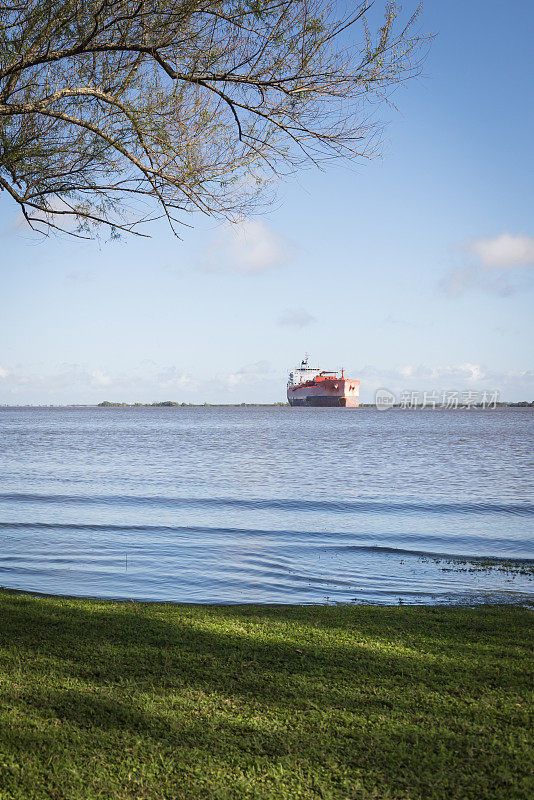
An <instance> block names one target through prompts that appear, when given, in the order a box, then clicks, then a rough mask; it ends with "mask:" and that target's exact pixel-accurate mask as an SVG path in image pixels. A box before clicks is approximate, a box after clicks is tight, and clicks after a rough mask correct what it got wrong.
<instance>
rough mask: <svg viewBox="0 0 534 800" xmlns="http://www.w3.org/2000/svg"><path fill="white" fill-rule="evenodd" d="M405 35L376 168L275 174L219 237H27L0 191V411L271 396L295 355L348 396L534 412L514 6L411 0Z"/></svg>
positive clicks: (209, 225)
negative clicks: (264, 203) (251, 211)
mask: <svg viewBox="0 0 534 800" xmlns="http://www.w3.org/2000/svg"><path fill="white" fill-rule="evenodd" d="M421 27H422V29H423V30H424V31H429V32H434V33H435V34H436V38H435V40H434V42H433V44H432V46H431V49H430V52H429V55H428V57H427V58H426V61H425V63H424V66H423V74H422V76H421V77H420V78H417V79H415V80H413V81H411V82H409V84H408V85H407V86H405V87H403V88H401V89H399V90H398V91H397V92H396V94H395V97H394V100H395V102H396V104H397V105H398V107H399V112H398V113H397V112H392V111H390V110H385V111H383V113H382V114H381V118H382V119H386V120H387V121H388V126H387V128H386V131H385V140H386V141H385V144H384V153H383V156H382V157H381V158H380V159H377V160H374V161H371V162H369V163H365V164H358V165H355V166H354V165H353V166H351V167H348V166H347V165H345V164H341V163H338V164H337V165H335V166H333V167H329V168H328V169H327V170H325V171H323V172H319V171H313V170H308V171H306V172H304V173H301V174H299V175H298V176H295V177H293V178H291V179H288V180H286V181H284V183H283V184H282V185H281V186H280V188H279V194H278V199H277V201H276V203H275V205H274V206H273V207H272V208H271V209H270V210H269V212H268V213H267V214H265V215H262V216H261V217H256V218H255V219H253V220H251V221H249V222H247V223H245V224H244V225H243V226H241V228H239V229H237V230H236V229H229V227H228V226H226V225H222V224H220V223H216V222H214V221H209V220H204V219H200V218H195V219H193V222H194V223H195V228H194V229H192V230H188V229H185V230H184V234H183V240H182V241H178V240H176V239H175V238H174V237H173V236H172V234H171V233H170V231H168V229H167V228H166V227H165V226H164V225H163V224H159V223H158V224H154V225H153V227H152V228H151V231H150V232H151V233H152V238H151V239H150V240H139V239H135V240H134V239H126V240H123V241H122V242H119V243H98V242H80V241H78V240H74V239H68V238H50V239H48V240H45V241H43V240H42V239H40V238H36V237H35V236H33V235H31V234H28V232H27V231H25V230H24V229H22V228H21V227H20V224H19V221H18V214H17V209H16V208H15V207H14V205H13V204H12V203H11V202H10V201H9V200H8V199H7V198H6V197H5V196H0V215H1V222H0V235H1V243H2V257H1V287H2V303H1V315H0V403H7V404H18V403H35V404H41V403H42V404H51V403H68V402H75V403H92V402H99V401H101V400H103V399H111V400H124V401H128V402H133V401H143V402H151V401H153V400H165V399H173V400H178V401H185V402H212V403H214V402H222V403H227V402H228V403H231V402H274V401H278V400H283V399H285V380H286V376H287V372H288V370H289V368H291V367H292V366H293V365H294V363H295V362H297V361H298V360H300V358H301V357H302V355H303V353H304V352H305V351H307V352H309V353H310V354H311V357H312V360H313V361H314V362H316V363H318V364H319V365H321V366H322V367H323V368H324V369H336V368H339V367H341V366H342V365H343V366H344V367H345V369H346V370H347V371H348V372H350V373H351V375H352V376H354V377H357V378H358V377H359V378H360V380H361V396H362V399H363V400H366V401H371V400H372V398H373V396H374V391H375V389H376V388H377V387H379V386H383V387H387V388H389V389H391V390H393V391H394V392H400V391H402V390H404V389H409V390H416V391H421V392H422V391H431V390H454V389H458V390H473V391H482V390H487V389H491V390H494V389H496V390H499V391H500V393H501V397H502V398H503V399H507V400H514V399H517V400H521V399H534V369H533V364H532V346H531V343H532V339H533V336H532V316H533V315H532V312H531V308H532V300H533V291H532V289H533V281H532V276H533V275H534V215H533V211H534V196H533V195H534V191H533V186H534V169H533V166H534V165H533V156H532V142H533V141H534V108H533V103H532V85H534V66H533V60H532V45H531V34H532V30H533V29H534V4H532V3H529V2H526V0H510V1H509V2H508V3H506V4H502V3H498V2H493V0H490V1H489V2H488V0H470V2H469V3H465V2H461V1H460V0H453V1H452V2H447V3H443V2H439V1H438V0H434V1H433V2H432V0H427V2H426V4H425V9H424V13H423V16H422V20H421ZM529 312H530V313H529Z"/></svg>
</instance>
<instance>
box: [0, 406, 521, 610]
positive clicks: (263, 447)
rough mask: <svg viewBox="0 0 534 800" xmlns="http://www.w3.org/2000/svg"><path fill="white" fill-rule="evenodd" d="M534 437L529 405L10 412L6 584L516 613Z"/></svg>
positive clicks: (2, 432) (3, 531) (2, 545)
mask: <svg viewBox="0 0 534 800" xmlns="http://www.w3.org/2000/svg"><path fill="white" fill-rule="evenodd" d="M533 432H534V412H533V411H532V410H531V409H495V410H486V411H480V410H479V411H465V410H458V411H452V410H448V411H442V410H435V411H430V410H429V411H415V410H390V411H387V412H382V413H381V412H378V411H376V410H374V409H360V410H357V411H356V410H349V409H329V408H317V409H313V408H310V409H307V408H286V407H272V408H243V407H238V408H213V407H212V408H210V407H201V408H186V407H179V408H132V409H128V408H70V409H69V408H42V409H8V408H3V409H0V477H1V482H0V585H3V586H8V587H11V588H19V589H28V590H31V591H38V592H50V593H62V594H74V595H81V596H101V597H114V598H136V599H148V600H173V601H180V602H223V603H234V602H264V603H316V602H319V603H322V602H382V603H384V602H385V603H393V602H395V603H396V602H399V600H400V601H402V602H443V601H455V600H461V599H466V598H468V599H475V600H476V599H488V598H500V599H502V598H504V599H514V598H516V599H521V598H523V597H524V596H525V594H531V593H532V587H533V583H532V577H531V576H530V575H529V574H528V569H524V570H523V569H518V568H517V565H516V566H515V567H514V569H512V570H510V569H507V568H506V562H508V561H510V560H513V561H515V562H517V561H518V560H519V561H520V562H523V563H525V564H526V566H527V567H528V566H530V567H531V566H532V559H534V546H533V529H534V525H533V522H534V498H533V491H532V489H533V484H534V481H533V458H532V452H533V438H534V437H533ZM484 559H490V562H489V565H490V567H491V568H486V566H485V565H486V564H487V563H488V562H486V561H484ZM529 560H531V561H530V562H529ZM466 561H467V563H462V562H466ZM471 561H474V562H475V563H474V564H473V563H471ZM525 573H527V574H525Z"/></svg>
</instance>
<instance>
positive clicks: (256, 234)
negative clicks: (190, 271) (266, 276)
mask: <svg viewBox="0 0 534 800" xmlns="http://www.w3.org/2000/svg"><path fill="white" fill-rule="evenodd" d="M293 250H294V247H293V245H292V244H291V242H290V241H289V240H288V239H286V238H285V237H284V236H281V235H280V234H279V233H276V231H274V230H273V229H272V228H270V227H269V226H268V225H266V224H265V223H264V222H262V221H261V220H242V221H241V222H238V223H235V224H231V223H226V224H225V225H223V226H222V228H221V229H220V230H219V232H218V234H217V235H216V237H215V240H214V241H213V242H212V244H211V245H210V246H209V247H208V249H207V250H206V252H205V253H204V258H203V260H202V267H203V268H204V269H207V270H216V269H221V268H223V269H228V270H234V271H236V272H242V273H248V274H257V273H260V272H264V271H265V270H269V269H273V268H275V267H281V266H284V265H285V264H287V262H288V261H289V260H290V259H291V257H292V255H293Z"/></svg>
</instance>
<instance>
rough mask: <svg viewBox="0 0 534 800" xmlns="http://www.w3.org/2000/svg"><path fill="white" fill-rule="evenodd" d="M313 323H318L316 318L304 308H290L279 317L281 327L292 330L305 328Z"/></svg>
mask: <svg viewBox="0 0 534 800" xmlns="http://www.w3.org/2000/svg"><path fill="white" fill-rule="evenodd" d="M313 322H317V320H316V318H315V317H314V316H313V315H312V314H310V313H309V312H308V311H306V310H305V309H304V308H293V309H291V308H288V309H286V310H285V311H284V312H283V313H282V314H280V316H279V317H278V324H279V325H287V326H289V327H292V328H305V327H306V326H307V325H311V324H312V323H313Z"/></svg>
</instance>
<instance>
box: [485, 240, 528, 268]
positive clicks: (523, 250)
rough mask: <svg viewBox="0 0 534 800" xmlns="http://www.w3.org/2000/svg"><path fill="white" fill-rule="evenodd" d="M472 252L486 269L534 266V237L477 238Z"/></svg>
mask: <svg viewBox="0 0 534 800" xmlns="http://www.w3.org/2000/svg"><path fill="white" fill-rule="evenodd" d="M470 249H471V252H472V253H474V254H475V255H476V256H477V257H478V263H479V265H480V266H481V267H482V268H483V269H486V270H495V269H500V270H510V269H517V268H518V267H534V237H533V236H512V234H510V233H501V234H500V236H493V237H486V238H482V239H475V240H474V241H473V242H472V243H471V248H470Z"/></svg>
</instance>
